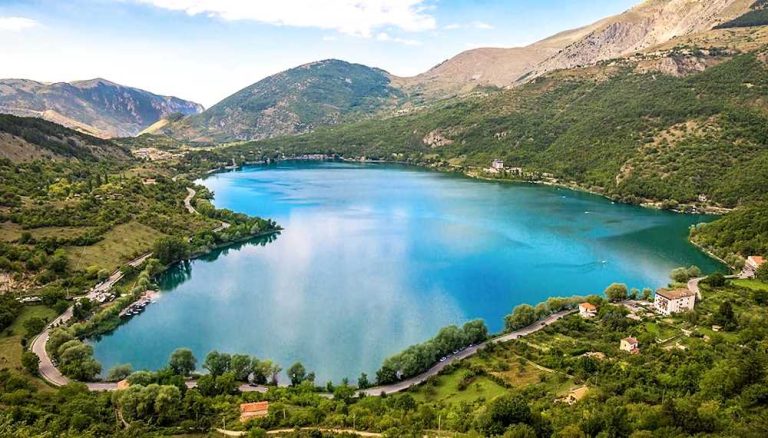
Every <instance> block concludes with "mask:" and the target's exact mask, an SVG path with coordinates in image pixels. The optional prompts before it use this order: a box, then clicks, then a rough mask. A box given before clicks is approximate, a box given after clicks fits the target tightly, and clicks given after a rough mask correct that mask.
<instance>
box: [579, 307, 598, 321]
mask: <svg viewBox="0 0 768 438" xmlns="http://www.w3.org/2000/svg"><path fill="white" fill-rule="evenodd" d="M579 315H580V316H581V317H582V318H584V319H589V318H592V317H594V316H595V315H597V307H595V305H594V304H592V303H581V304H579Z"/></svg>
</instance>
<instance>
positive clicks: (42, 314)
mask: <svg viewBox="0 0 768 438" xmlns="http://www.w3.org/2000/svg"><path fill="white" fill-rule="evenodd" d="M55 317H56V311H55V310H53V309H51V308H50V307H48V306H44V305H42V304H40V305H36V306H26V307H24V309H23V310H22V311H21V315H19V317H18V318H16V321H14V322H13V324H11V326H10V327H9V328H8V330H10V331H11V332H12V333H13V334H14V335H18V336H24V335H29V333H27V330H26V329H25V328H24V322H25V321H27V320H28V319H30V318H43V319H45V320H46V321H51V320H52V319H53V318H55ZM35 334H37V333H33V335H35Z"/></svg>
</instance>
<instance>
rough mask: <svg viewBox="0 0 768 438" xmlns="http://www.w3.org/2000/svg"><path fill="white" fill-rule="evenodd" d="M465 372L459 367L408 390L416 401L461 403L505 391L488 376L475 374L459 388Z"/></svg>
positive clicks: (495, 395)
mask: <svg viewBox="0 0 768 438" xmlns="http://www.w3.org/2000/svg"><path fill="white" fill-rule="evenodd" d="M466 372H467V370H466V369H464V368H459V369H457V370H454V371H452V372H450V373H448V374H444V375H440V376H438V377H437V378H435V379H434V382H428V383H426V384H424V385H422V386H420V387H418V388H417V389H415V390H414V391H412V392H410V394H411V395H412V396H413V398H414V399H415V400H417V401H422V402H423V401H429V402H436V401H440V402H445V403H461V402H474V401H476V400H479V399H481V398H482V399H484V400H488V401H490V400H493V399H495V398H496V397H498V396H500V395H502V394H504V393H506V392H507V389H506V388H504V387H503V386H501V385H499V384H498V383H496V382H494V381H493V380H491V379H489V378H488V377H484V376H477V377H475V378H474V379H473V380H472V381H471V383H470V384H469V385H468V386H467V387H466V388H465V389H464V390H461V389H460V388H459V383H460V382H461V380H462V379H463V378H464V374H465V373H466Z"/></svg>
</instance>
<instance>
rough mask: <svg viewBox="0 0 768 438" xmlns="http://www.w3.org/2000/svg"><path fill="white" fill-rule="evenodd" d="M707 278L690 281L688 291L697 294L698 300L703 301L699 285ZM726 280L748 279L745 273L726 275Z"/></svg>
mask: <svg viewBox="0 0 768 438" xmlns="http://www.w3.org/2000/svg"><path fill="white" fill-rule="evenodd" d="M705 278H707V277H698V278H691V279H690V280H688V290H689V291H691V292H693V293H695V294H696V299H697V300H701V289H700V288H699V283H700V282H701V280H703V279H705ZM725 278H730V279H733V278H741V279H744V278H748V277H747V275H746V274H744V273H743V272H742V273H741V274H739V275H726V276H725Z"/></svg>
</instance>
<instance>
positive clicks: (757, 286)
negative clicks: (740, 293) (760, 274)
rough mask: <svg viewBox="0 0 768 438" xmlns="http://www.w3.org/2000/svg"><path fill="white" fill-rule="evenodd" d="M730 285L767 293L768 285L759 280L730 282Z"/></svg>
mask: <svg viewBox="0 0 768 438" xmlns="http://www.w3.org/2000/svg"><path fill="white" fill-rule="evenodd" d="M732 283H733V284H734V285H735V286H738V287H743V288H744V289H750V290H761V291H768V283H764V282H762V281H760V280H732Z"/></svg>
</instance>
